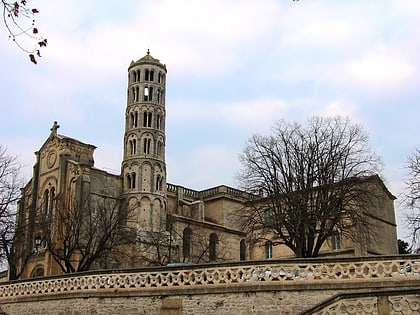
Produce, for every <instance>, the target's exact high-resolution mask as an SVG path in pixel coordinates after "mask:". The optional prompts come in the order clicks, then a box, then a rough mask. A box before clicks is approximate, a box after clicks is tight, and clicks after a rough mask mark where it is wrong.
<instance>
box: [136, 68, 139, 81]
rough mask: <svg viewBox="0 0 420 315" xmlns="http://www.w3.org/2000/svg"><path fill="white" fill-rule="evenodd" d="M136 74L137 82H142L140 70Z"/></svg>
mask: <svg viewBox="0 0 420 315" xmlns="http://www.w3.org/2000/svg"><path fill="white" fill-rule="evenodd" d="M136 74H137V78H136V81H140V70H137V72H136Z"/></svg>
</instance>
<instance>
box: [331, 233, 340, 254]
mask: <svg viewBox="0 0 420 315" xmlns="http://www.w3.org/2000/svg"><path fill="white" fill-rule="evenodd" d="M331 243H332V244H331V245H332V249H333V250H339V249H340V248H341V239H340V233H339V232H337V231H336V232H334V233H333V235H332V236H331Z"/></svg>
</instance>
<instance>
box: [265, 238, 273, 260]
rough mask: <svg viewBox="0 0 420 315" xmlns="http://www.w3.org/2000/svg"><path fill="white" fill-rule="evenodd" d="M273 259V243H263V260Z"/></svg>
mask: <svg viewBox="0 0 420 315" xmlns="http://www.w3.org/2000/svg"><path fill="white" fill-rule="evenodd" d="M271 258H273V243H272V242H270V241H267V242H265V259H271Z"/></svg>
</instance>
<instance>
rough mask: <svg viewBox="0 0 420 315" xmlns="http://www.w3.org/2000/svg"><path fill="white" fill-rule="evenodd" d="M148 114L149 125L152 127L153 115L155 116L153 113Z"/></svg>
mask: <svg viewBox="0 0 420 315" xmlns="http://www.w3.org/2000/svg"><path fill="white" fill-rule="evenodd" d="M147 116H148V117H147V127H152V117H153V114H152V113H148V115H147Z"/></svg>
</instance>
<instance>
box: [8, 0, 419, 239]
mask: <svg viewBox="0 0 420 315" xmlns="http://www.w3.org/2000/svg"><path fill="white" fill-rule="evenodd" d="M28 2H29V3H30V5H33V6H34V7H36V8H37V9H38V10H39V12H40V13H39V14H37V17H36V23H37V26H38V29H39V31H40V33H41V34H42V35H43V36H44V37H45V38H47V40H48V46H47V47H46V48H43V49H42V51H41V54H42V58H39V60H38V61H39V62H38V64H37V65H33V64H32V63H30V62H29V59H28V57H27V56H26V54H25V53H23V52H22V51H20V50H19V49H18V48H17V47H16V46H15V45H14V43H13V42H12V41H11V40H9V39H8V34H7V32H6V30H5V28H4V27H1V28H0V69H1V76H0V80H1V81H0V95H1V105H0V106H1V113H2V117H1V118H0V119H1V124H0V134H1V141H0V144H1V145H3V146H5V147H7V150H8V153H9V154H11V155H16V156H17V157H18V158H19V160H20V162H21V163H22V164H23V165H24V168H23V173H24V176H25V177H26V178H27V179H29V178H30V176H31V171H32V166H33V164H34V162H35V155H34V152H35V151H37V150H38V149H39V148H40V147H41V145H42V144H43V143H44V141H45V140H46V138H47V137H48V136H49V133H50V128H51V126H52V124H53V122H54V121H58V123H59V125H60V129H59V130H58V132H59V133H60V134H63V135H66V136H70V137H73V138H76V139H79V140H80V141H82V142H85V143H90V144H93V145H95V146H96V147H97V149H96V151H95V155H94V157H95V167H97V168H100V169H104V170H107V171H110V172H113V173H119V171H120V165H121V160H122V146H123V133H124V114H125V107H126V93H127V92H126V89H127V69H128V66H129V64H130V62H131V61H132V60H138V59H139V58H141V57H143V56H144V55H145V54H146V52H147V50H148V49H150V54H151V55H152V56H153V57H155V58H157V59H160V61H161V62H162V63H164V64H166V66H167V69H168V74H167V95H166V109H167V115H166V162H167V181H168V182H169V183H173V184H177V185H182V186H184V187H188V188H192V189H196V190H202V189H206V188H210V187H214V186H217V185H228V186H233V187H238V183H237V182H236V180H235V176H236V174H237V173H238V172H239V170H240V162H239V159H238V157H239V155H240V153H241V152H242V150H243V148H244V146H245V144H246V141H247V139H249V138H250V137H251V136H252V135H253V134H255V133H258V134H269V133H270V130H271V128H272V127H273V125H274V124H275V123H276V122H277V121H279V120H280V119H284V120H286V121H291V122H292V121H297V122H302V123H303V122H305V121H306V119H307V118H309V117H311V116H313V115H318V116H335V115H342V116H348V117H349V118H350V119H351V120H352V122H354V123H357V124H361V125H362V126H363V128H364V130H365V131H366V132H367V133H368V134H369V143H370V146H371V147H372V148H373V149H374V150H375V151H376V152H377V153H378V154H379V155H380V156H382V158H383V161H384V169H383V172H382V174H381V176H382V178H383V180H384V182H385V184H386V185H387V187H388V188H389V190H390V191H391V192H392V193H393V194H394V195H395V196H397V197H398V196H399V195H400V194H401V192H402V191H403V188H404V184H403V179H404V176H405V174H406V170H405V169H404V164H405V163H406V160H407V156H408V155H409V154H411V153H413V152H414V151H415V149H416V148H419V147H420V144H419V137H418V136H419V134H420V124H419V114H420V106H419V104H418V102H419V101H418V100H419V99H420V38H419V37H420V33H419V30H420V1H419V0H369V1H366V0H352V1H340V0H300V1H292V0H259V1H255V0H254V1H250V0H241V1H239V0H200V1H193V0H142V1H138V0H124V1H118V2H115V1H99V0H85V1H83V5H81V4H80V2H77V1H63V0H42V1H41V0H31V1H28ZM395 207H396V213H397V220H398V233H399V237H400V238H406V236H407V231H406V230H405V228H404V220H403V219H402V218H403V207H402V206H401V205H400V204H399V201H398V199H397V201H396V203H395Z"/></svg>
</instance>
